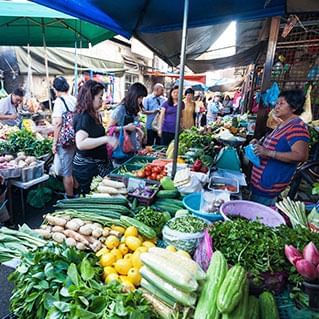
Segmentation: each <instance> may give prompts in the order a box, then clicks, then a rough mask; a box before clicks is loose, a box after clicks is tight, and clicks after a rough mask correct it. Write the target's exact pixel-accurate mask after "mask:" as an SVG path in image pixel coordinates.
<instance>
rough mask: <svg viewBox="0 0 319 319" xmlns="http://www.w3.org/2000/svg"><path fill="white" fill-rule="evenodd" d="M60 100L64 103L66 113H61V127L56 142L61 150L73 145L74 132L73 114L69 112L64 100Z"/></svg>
mask: <svg viewBox="0 0 319 319" xmlns="http://www.w3.org/2000/svg"><path fill="white" fill-rule="evenodd" d="M60 99H61V100H62V102H63V103H64V106H65V109H66V112H64V113H62V126H61V130H60V134H59V139H58V142H59V144H61V146H62V147H63V148H67V147H70V146H73V145H74V144H75V132H74V128H73V117H74V113H73V112H71V111H70V110H69V108H68V106H67V104H66V102H65V100H64V98H63V97H60Z"/></svg>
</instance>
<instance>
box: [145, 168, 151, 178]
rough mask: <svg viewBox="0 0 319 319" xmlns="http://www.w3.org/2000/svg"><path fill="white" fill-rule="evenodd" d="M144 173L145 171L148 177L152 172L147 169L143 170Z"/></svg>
mask: <svg viewBox="0 0 319 319" xmlns="http://www.w3.org/2000/svg"><path fill="white" fill-rule="evenodd" d="M144 173H145V176H146V177H148V176H150V175H151V174H152V172H151V171H149V170H145V171H144Z"/></svg>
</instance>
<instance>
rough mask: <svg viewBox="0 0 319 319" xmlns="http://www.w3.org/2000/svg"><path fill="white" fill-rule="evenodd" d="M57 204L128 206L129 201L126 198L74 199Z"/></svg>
mask: <svg viewBox="0 0 319 319" xmlns="http://www.w3.org/2000/svg"><path fill="white" fill-rule="evenodd" d="M57 203H63V204H67V203H72V204H74V203H78V204H88V205H89V204H115V205H128V200H127V199H126V198H124V197H112V198H110V197H79V198H72V199H61V200H58V201H57Z"/></svg>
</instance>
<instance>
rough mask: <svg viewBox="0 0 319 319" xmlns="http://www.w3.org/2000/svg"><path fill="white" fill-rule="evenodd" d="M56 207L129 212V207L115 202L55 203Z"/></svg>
mask: <svg viewBox="0 0 319 319" xmlns="http://www.w3.org/2000/svg"><path fill="white" fill-rule="evenodd" d="M55 207H57V208H61V209H75V210H84V209H88V210H91V211H94V209H97V210H109V211H114V212H118V213H122V214H130V212H131V211H130V209H129V208H127V207H126V206H123V205H115V204H90V205H87V204H86V205H85V204H80V203H77V204H76V203H73V204H71V203H66V204H63V203H57V204H56V205H55Z"/></svg>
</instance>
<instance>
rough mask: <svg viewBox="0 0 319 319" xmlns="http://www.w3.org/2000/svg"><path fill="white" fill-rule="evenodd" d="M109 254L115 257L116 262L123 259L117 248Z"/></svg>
mask: <svg viewBox="0 0 319 319" xmlns="http://www.w3.org/2000/svg"><path fill="white" fill-rule="evenodd" d="M110 253H111V254H113V255H114V256H115V258H116V260H118V259H121V258H122V257H123V255H122V252H121V251H120V250H119V249H117V248H113V249H112V250H111V252H110Z"/></svg>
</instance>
